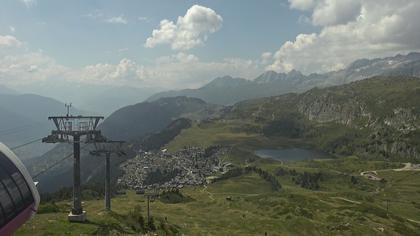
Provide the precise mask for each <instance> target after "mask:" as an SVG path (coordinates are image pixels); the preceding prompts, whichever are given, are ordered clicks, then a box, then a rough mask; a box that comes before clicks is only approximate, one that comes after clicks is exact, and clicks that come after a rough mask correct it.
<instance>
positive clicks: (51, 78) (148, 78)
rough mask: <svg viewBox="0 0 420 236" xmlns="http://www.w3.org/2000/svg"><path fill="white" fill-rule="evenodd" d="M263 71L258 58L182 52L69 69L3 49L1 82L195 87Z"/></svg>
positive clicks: (37, 56)
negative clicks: (216, 57) (204, 56)
mask: <svg viewBox="0 0 420 236" xmlns="http://www.w3.org/2000/svg"><path fill="white" fill-rule="evenodd" d="M262 71H263V68H262V67H261V64H259V61H258V60H257V61H253V60H245V59H240V58H226V59H223V60H221V61H202V60H200V59H199V58H198V57H197V56H195V55H193V54H187V53H183V52H179V53H177V54H174V55H170V56H164V57H160V58H157V59H156V60H155V61H154V62H152V63H150V64H147V65H143V64H138V63H136V62H135V61H133V60H130V59H128V58H123V59H122V60H120V61H119V62H118V63H97V64H93V65H88V66H85V67H82V68H69V67H66V66H63V65H60V64H58V63H57V62H56V61H55V60H54V59H52V58H51V57H49V56H47V55H45V54H44V53H43V52H36V53H27V52H21V51H18V50H16V53H15V54H14V55H5V56H3V55H2V51H1V50H0V84H5V85H6V86H11V87H14V88H18V87H19V86H26V87H27V88H30V87H31V85H37V84H40V83H41V82H42V83H43V84H49V83H54V84H59V83H63V82H65V83H73V82H74V83H76V84H100V85H110V86H122V85H125V86H134V87H160V88H166V89H181V88H196V87H199V86H202V85H204V84H205V83H207V82H209V81H210V80H212V79H214V78H216V77H220V76H225V75H232V76H238V77H243V78H255V77H256V76H257V75H258V74H260V73H261V72H262Z"/></svg>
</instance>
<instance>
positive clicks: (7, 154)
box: [0, 143, 40, 235]
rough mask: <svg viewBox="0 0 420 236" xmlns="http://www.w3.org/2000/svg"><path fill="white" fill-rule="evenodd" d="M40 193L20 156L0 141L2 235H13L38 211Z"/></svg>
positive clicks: (0, 232)
mask: <svg viewBox="0 0 420 236" xmlns="http://www.w3.org/2000/svg"><path fill="white" fill-rule="evenodd" d="M39 201H40V198H39V193H38V190H37V188H36V186H35V183H34V181H33V180H32V178H31V176H30V175H29V172H28V170H27V169H26V168H25V166H24V165H23V163H22V162H21V161H20V160H19V158H18V157H17V156H16V155H15V154H14V153H13V152H12V151H11V150H10V149H9V148H8V147H6V146H5V145H4V144H2V143H0V235H11V234H13V233H14V232H15V231H16V230H17V229H18V228H19V227H20V226H21V225H23V224H24V223H25V222H26V221H27V220H29V219H30V218H31V217H32V216H33V215H34V214H35V213H36V211H37V209H38V206H39Z"/></svg>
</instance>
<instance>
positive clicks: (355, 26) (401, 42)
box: [267, 0, 420, 73]
mask: <svg viewBox="0 0 420 236" xmlns="http://www.w3.org/2000/svg"><path fill="white" fill-rule="evenodd" d="M327 2H330V3H331V2H333V1H329V0H319V1H317V2H316V5H315V6H313V8H311V11H312V21H313V23H314V24H315V23H316V24H319V25H321V26H323V27H322V28H321V30H320V32H319V33H313V34H299V35H298V36H297V37H296V38H295V39H294V40H293V41H288V42H286V43H284V44H283V45H282V46H281V47H280V49H279V50H278V51H277V52H276V53H275V55H274V62H273V63H272V64H271V65H270V66H268V67H267V69H273V70H276V71H290V70H291V69H296V70H300V71H302V72H304V73H311V72H326V71H329V70H336V69H340V68H343V67H344V66H345V65H348V64H349V63H351V62H352V61H354V60H356V59H359V58H373V57H383V56H389V55H395V54H397V53H405V52H408V51H418V50H420V41H419V40H418V39H419V38H420V24H419V23H418V12H420V1H417V0H401V1H393V0H382V1H375V0H360V2H359V1H353V2H359V3H360V10H359V7H349V6H347V7H344V5H346V3H348V4H350V5H352V4H353V3H349V1H347V0H345V1H341V0H340V2H341V3H340V4H344V5H343V6H340V7H338V5H335V7H326V5H324V4H326V3H327ZM352 6H353V5H352ZM356 6H357V5H356ZM322 9H323V10H322ZM317 11H324V14H323V16H322V17H324V18H322V19H321V18H316V14H320V13H316V12H317ZM346 11H348V12H349V13H346V14H345V13H344V12H346ZM315 19H316V20H315ZM314 21H315V22H314Z"/></svg>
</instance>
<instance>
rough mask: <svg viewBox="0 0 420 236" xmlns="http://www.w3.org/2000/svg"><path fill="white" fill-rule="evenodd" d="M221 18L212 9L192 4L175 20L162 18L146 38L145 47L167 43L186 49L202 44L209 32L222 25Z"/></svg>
mask: <svg viewBox="0 0 420 236" xmlns="http://www.w3.org/2000/svg"><path fill="white" fill-rule="evenodd" d="M222 23H223V18H222V17H221V16H220V15H218V14H217V13H216V12H215V11H214V10H212V9H210V8H207V7H203V6H199V5H194V6H192V7H191V8H190V9H188V11H187V13H186V14H185V15H184V16H179V17H178V19H177V21H176V22H173V21H170V20H167V19H165V20H162V21H161V22H160V25H159V28H158V29H155V30H153V32H152V36H151V37H149V38H147V40H146V42H145V44H144V45H145V47H147V48H154V47H155V46H156V45H159V44H169V45H171V48H172V49H174V50H188V49H191V48H194V47H196V46H198V45H202V44H203V43H204V42H205V41H206V40H207V38H208V36H209V34H212V33H214V32H216V31H218V30H219V29H220V28H221V27H222Z"/></svg>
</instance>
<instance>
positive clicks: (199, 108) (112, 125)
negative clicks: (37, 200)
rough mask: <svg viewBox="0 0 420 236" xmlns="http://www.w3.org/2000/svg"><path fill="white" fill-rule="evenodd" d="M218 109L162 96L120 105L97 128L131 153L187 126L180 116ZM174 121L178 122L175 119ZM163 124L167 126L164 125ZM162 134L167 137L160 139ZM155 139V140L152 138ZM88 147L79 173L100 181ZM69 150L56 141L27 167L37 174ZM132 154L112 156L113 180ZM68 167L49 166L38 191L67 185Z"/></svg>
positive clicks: (100, 166) (200, 115) (86, 179)
mask: <svg viewBox="0 0 420 236" xmlns="http://www.w3.org/2000/svg"><path fill="white" fill-rule="evenodd" d="M219 109H220V108H219V106H216V105H211V104H207V103H205V102H204V101H202V100H200V99H196V98H186V97H176V98H163V99H160V100H157V101H154V102H143V103H138V104H136V105H132V106H127V107H124V108H121V109H119V110H117V111H115V112H114V113H113V114H111V115H110V116H109V117H108V118H106V119H105V121H104V122H102V123H101V124H100V126H99V129H101V130H102V132H103V134H104V135H105V136H106V137H107V138H109V139H111V140H124V141H127V142H128V144H129V145H131V146H132V148H131V149H130V150H132V151H133V152H135V151H138V150H135V148H133V147H136V148H141V147H143V148H145V147H148V148H156V147H160V146H161V145H164V144H166V143H167V142H169V141H170V140H171V139H172V138H173V136H174V135H177V134H178V133H179V131H180V129H182V128H186V127H188V124H189V122H190V121H188V120H187V119H185V120H184V119H180V118H189V119H192V120H200V119H207V118H210V117H213V116H217V115H218V114H219ZM177 120H178V122H176V121H177ZM167 126H169V127H168V128H167ZM171 128H173V129H171ZM163 137H167V138H169V139H168V140H165V139H162V138H163ZM156 138H158V139H159V140H156ZM154 140H155V141H154ZM143 143H144V144H143ZM156 145H157V146H156ZM92 149H93V147H92V146H86V148H84V149H83V148H82V150H81V159H82V162H83V165H82V170H81V171H82V175H81V176H82V181H83V182H84V183H88V182H95V181H96V182H97V181H101V180H102V179H101V177H102V176H104V171H103V165H104V162H103V159H102V158H101V157H93V156H90V155H89V151H90V150H92ZM71 153H72V146H71V145H69V144H60V145H57V146H56V147H55V148H54V149H52V150H51V151H49V152H48V153H46V154H44V155H43V156H40V157H38V158H36V159H34V160H33V161H31V162H30V163H28V165H27V166H28V167H29V169H30V171H31V172H32V173H37V172H39V171H40V170H42V168H44V167H46V166H49V165H50V163H53V162H54V161H57V160H59V159H61V158H63V157H64V156H65V155H68V154H71ZM133 156H134V154H133V153H131V152H129V153H128V155H127V156H126V157H122V158H113V160H112V166H113V167H112V169H113V170H112V172H113V175H112V178H113V181H115V180H116V177H117V175H118V174H119V172H118V171H119V170H118V165H119V163H121V162H122V161H124V160H126V158H132V157H133ZM71 168H72V162H71V159H69V160H67V161H65V162H63V163H62V164H60V165H59V166H57V167H55V168H53V169H52V170H51V171H50V172H48V173H47V174H46V175H41V176H40V177H39V178H38V180H39V182H40V183H41V184H40V186H39V188H40V190H41V191H42V192H44V191H46V192H51V191H57V190H58V189H59V188H61V187H65V186H70V185H71V181H72V178H71V173H72V172H71Z"/></svg>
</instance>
